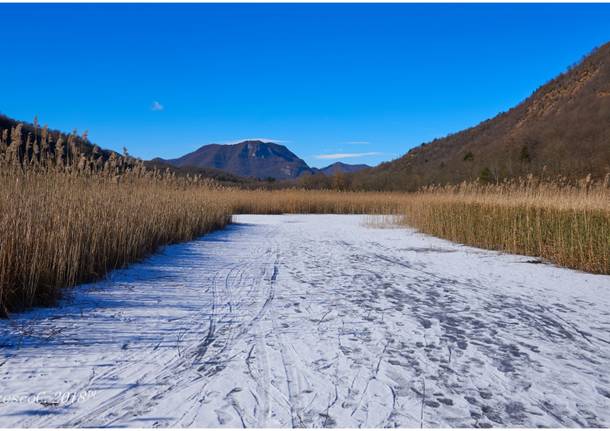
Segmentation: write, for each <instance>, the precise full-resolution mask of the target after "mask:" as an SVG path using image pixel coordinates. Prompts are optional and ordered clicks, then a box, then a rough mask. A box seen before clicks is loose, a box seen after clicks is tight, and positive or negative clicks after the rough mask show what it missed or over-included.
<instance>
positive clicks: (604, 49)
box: [352, 43, 610, 190]
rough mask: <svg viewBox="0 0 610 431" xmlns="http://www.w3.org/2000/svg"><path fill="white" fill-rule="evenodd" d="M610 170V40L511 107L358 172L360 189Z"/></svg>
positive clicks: (580, 174) (354, 182)
mask: <svg viewBox="0 0 610 431" xmlns="http://www.w3.org/2000/svg"><path fill="white" fill-rule="evenodd" d="M609 172H610V43H607V44H605V45H603V46H601V47H600V48H597V49H595V50H594V51H593V52H592V53H591V54H589V55H588V56H586V57H585V58H584V59H583V60H582V61H581V62H580V63H579V64H577V65H575V66H573V67H571V68H569V69H568V70H567V71H566V72H565V73H562V74H561V75H560V76H558V77H557V78H555V79H553V80H552V81H550V82H548V83H547V84H545V85H543V86H542V87H540V88H539V89H538V90H536V91H535V92H534V93H533V94H532V95H531V96H530V97H528V98H527V99H526V100H524V101H523V102H521V103H520V104H519V105H517V106H516V107H514V108H512V109H510V110H509V111H508V112H504V113H500V114H499V115H497V116H496V117H495V118H493V119H490V120H487V121H484V122H482V123H481V124H479V125H477V126H475V127H472V128H470V129H467V130H464V131H461V132H459V133H455V134H453V135H449V136H447V137H445V138H442V139H436V140H434V141H432V142H430V143H427V144H422V145H421V146H420V147H417V148H414V149H412V150H410V151H409V152H408V153H407V154H405V155H404V156H402V157H401V158H399V159H396V160H394V161H391V162H387V163H383V164H381V165H379V166H378V167H376V168H373V169H371V170H367V171H364V172H360V173H357V174H354V175H353V178H352V185H353V187H356V188H360V189H385V190H388V189H395V190H413V189H417V188H418V187H420V186H423V185H427V184H432V183H457V182H460V181H463V180H472V179H476V178H481V179H483V180H485V181H493V180H498V179H502V178H506V177H514V176H520V175H526V174H529V173H533V174H535V175H542V174H544V175H550V176H557V175H563V176H567V177H569V178H582V177H584V176H586V175H587V174H589V173H590V174H592V175H593V176H594V177H597V178H601V177H603V176H604V175H606V174H607V173H609Z"/></svg>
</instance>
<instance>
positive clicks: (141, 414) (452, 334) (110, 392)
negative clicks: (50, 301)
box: [0, 215, 610, 427]
mask: <svg viewBox="0 0 610 431" xmlns="http://www.w3.org/2000/svg"><path fill="white" fill-rule="evenodd" d="M236 220H237V222H238V223H237V224H235V225H232V226H230V227H229V228H228V229H226V230H224V231H221V232H217V233H214V234H211V235H208V236H206V237H204V238H202V239H200V240H197V241H193V242H190V243H186V244H180V245H174V246H170V247H167V248H165V250H164V251H163V252H162V253H159V254H157V255H155V256H153V257H152V258H150V259H147V260H146V261H144V262H142V263H140V264H136V265H133V266H132V267H130V268H128V269H125V270H120V271H115V272H113V273H112V274H111V277H110V278H109V279H108V280H107V281H103V282H100V283H95V284H90V285H86V286H80V287H79V288H77V289H74V290H73V291H72V293H71V296H72V297H71V298H68V299H67V300H66V301H64V302H63V303H62V306H61V307H59V308H54V309H40V310H35V311H32V312H28V313H23V314H20V315H17V316H14V317H13V319H11V320H9V321H1V322H0V353H1V356H0V427H14V426H19V427H26V426H27V427H51V426H88V427H90V426H143V427H150V426H154V427H156V426H161V427H166V426H177V427H189V426H202V427H214V426H231V427H241V426H248V427H252V426H257V427H271V426H273V427H285V426H288V427H301V426H306V427H319V426H326V427H331V426H340V427H361V426H362V427H384V426H392V427H394V426H401V427H419V426H421V425H423V426H429V427H432V426H462V427H464V426H465V427H468V426H529V427H536V426H539V425H542V426H582V427H595V426H606V427H608V426H610V277H607V276H595V275H589V274H584V273H579V272H576V271H570V270H565V269H559V268H556V267H553V266H550V265H546V264H538V265H536V264H532V263H528V261H531V259H530V258H526V257H522V256H514V255H502V254H499V253H495V252H489V251H483V250H479V249H474V248H468V247H463V246H458V245H455V244H452V243H449V242H446V241H443V240H439V239H436V238H431V237H428V236H425V235H421V234H417V233H415V232H414V231H412V230H409V229H379V228H373V227H370V226H367V225H366V223H365V219H364V218H363V217H360V216H337V215H307V216H299V215H286V216H238V217H236ZM37 394H38V397H36V395H37ZM70 394H76V396H77V399H74V398H71V399H66V398H67V397H68V395H70ZM62 395H63V396H64V399H63V400H62V399H61V397H62ZM20 396H23V398H17V397H20ZM25 396H30V398H29V399H28V398H25ZM78 397H80V398H81V399H78Z"/></svg>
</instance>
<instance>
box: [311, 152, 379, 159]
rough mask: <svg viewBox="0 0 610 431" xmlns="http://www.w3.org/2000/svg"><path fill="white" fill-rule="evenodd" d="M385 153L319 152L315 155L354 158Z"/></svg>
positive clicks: (323, 157)
mask: <svg viewBox="0 0 610 431" xmlns="http://www.w3.org/2000/svg"><path fill="white" fill-rule="evenodd" d="M383 155H384V154H383V153H378V152H375V151H373V152H369V153H335V154H318V155H317V156H314V157H315V158H316V159H352V158H356V157H369V156H383Z"/></svg>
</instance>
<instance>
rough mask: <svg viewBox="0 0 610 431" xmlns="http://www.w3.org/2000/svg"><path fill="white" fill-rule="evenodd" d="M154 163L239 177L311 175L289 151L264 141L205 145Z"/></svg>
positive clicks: (284, 177)
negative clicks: (201, 169) (225, 173)
mask: <svg viewBox="0 0 610 431" xmlns="http://www.w3.org/2000/svg"><path fill="white" fill-rule="evenodd" d="M156 160H157V161H158V162H165V163H169V164H171V165H173V166H176V167H180V168H182V167H187V166H188V167H196V168H213V169H220V170H223V171H226V172H229V173H231V174H233V175H238V176H242V177H254V178H276V179H291V178H297V177H298V176H300V175H301V174H303V173H311V169H310V168H309V166H307V164H306V163H305V162H304V161H303V160H301V159H300V158H298V157H297V156H296V155H295V154H294V153H293V152H291V151H290V150H289V149H288V148H286V147H285V146H283V145H278V144H274V143H272V142H263V141H244V142H240V143H239V144H233V145H218V144H211V145H205V146H203V147H201V148H199V149H198V150H195V151H193V152H192V153H189V154H186V155H184V156H182V157H180V158H177V159H172V160H162V159H156Z"/></svg>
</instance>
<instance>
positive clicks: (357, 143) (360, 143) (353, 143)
mask: <svg viewBox="0 0 610 431" xmlns="http://www.w3.org/2000/svg"><path fill="white" fill-rule="evenodd" d="M368 144H370V142H367V141H350V142H348V143H347V145H368Z"/></svg>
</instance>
